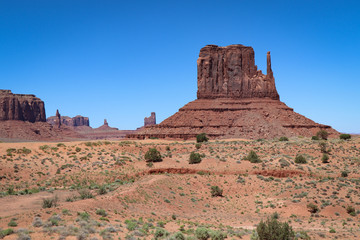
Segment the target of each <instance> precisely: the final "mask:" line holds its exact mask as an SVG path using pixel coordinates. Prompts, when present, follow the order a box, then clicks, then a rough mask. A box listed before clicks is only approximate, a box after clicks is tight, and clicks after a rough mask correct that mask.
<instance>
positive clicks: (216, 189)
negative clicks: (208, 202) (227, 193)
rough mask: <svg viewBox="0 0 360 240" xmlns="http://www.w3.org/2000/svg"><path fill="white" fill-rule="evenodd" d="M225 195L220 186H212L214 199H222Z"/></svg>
mask: <svg viewBox="0 0 360 240" xmlns="http://www.w3.org/2000/svg"><path fill="white" fill-rule="evenodd" d="M222 194H223V190H222V189H221V188H219V187H218V186H211V196H212V197H219V196H220V197H221V196H222Z"/></svg>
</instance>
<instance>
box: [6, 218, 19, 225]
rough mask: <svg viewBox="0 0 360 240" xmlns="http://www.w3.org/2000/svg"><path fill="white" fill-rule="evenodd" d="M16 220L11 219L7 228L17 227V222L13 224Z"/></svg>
mask: <svg viewBox="0 0 360 240" xmlns="http://www.w3.org/2000/svg"><path fill="white" fill-rule="evenodd" d="M15 220H16V219H11V220H10V222H9V223H8V226H9V227H17V225H18V224H17V222H15Z"/></svg>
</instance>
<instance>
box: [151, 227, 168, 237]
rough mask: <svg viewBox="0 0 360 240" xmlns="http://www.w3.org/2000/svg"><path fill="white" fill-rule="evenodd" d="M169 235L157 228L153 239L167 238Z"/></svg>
mask: <svg viewBox="0 0 360 240" xmlns="http://www.w3.org/2000/svg"><path fill="white" fill-rule="evenodd" d="M168 235H169V233H168V232H167V231H166V230H165V229H163V228H157V229H156V231H155V234H154V237H155V239H160V238H163V237H166V236H168Z"/></svg>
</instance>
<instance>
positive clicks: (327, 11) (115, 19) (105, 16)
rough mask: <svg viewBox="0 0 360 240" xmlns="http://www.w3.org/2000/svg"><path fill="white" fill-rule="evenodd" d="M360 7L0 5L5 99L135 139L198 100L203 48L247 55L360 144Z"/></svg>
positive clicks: (0, 84)
mask: <svg viewBox="0 0 360 240" xmlns="http://www.w3.org/2000/svg"><path fill="white" fill-rule="evenodd" d="M359 12H360V4H359V3H357V1H329V0H328V1H307V0H305V1H240V0H238V1H194V0H193V1H186V0H185V1H111V0H108V1H101V0H98V1H94V0H76V1H75V0H52V1H48V0H32V1H28V0H22V1H19V0H11V1H0V88H1V89H11V90H12V91H13V92H14V93H32V94H35V95H36V96H38V97H39V98H41V99H42V100H43V101H45V107H46V114H47V116H52V115H54V114H55V112H56V109H59V110H60V113H61V114H62V115H68V116H75V115H78V114H80V115H83V116H88V117H89V118H90V124H91V126H93V127H98V126H100V125H101V124H102V123H103V119H104V118H106V119H107V120H108V122H109V124H110V126H113V127H118V128H119V129H135V128H136V127H139V126H142V125H143V119H144V117H146V116H149V115H150V112H152V111H155V112H156V114H157V120H158V122H160V121H162V120H164V119H165V118H167V117H169V116H171V115H172V114H174V113H175V112H177V110H178V109H179V108H181V107H182V106H183V105H185V104H186V103H188V102H189V101H192V100H194V99H196V90H197V68H196V67H197V66H196V60H197V58H198V54H199V50H200V48H202V47H204V46H205V45H207V44H216V45H220V46H226V45H230V44H244V45H247V46H252V47H253V48H254V50H255V61H256V64H257V65H258V67H259V69H261V70H263V72H266V52H267V51H271V56H272V68H273V71H274V76H275V81H276V86H277V90H278V92H279V94H280V98H281V100H282V101H283V102H285V103H286V104H287V105H288V106H289V107H292V108H294V110H295V111H296V112H298V113H301V114H303V115H305V116H306V117H308V118H311V119H312V120H314V121H316V122H319V123H323V124H328V125H331V126H333V127H334V128H335V129H337V130H339V131H342V132H350V133H360V124H359V123H360V107H359V103H360V100H359V90H360V79H359V73H358V72H359V66H360V15H359Z"/></svg>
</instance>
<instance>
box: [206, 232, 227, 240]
mask: <svg viewBox="0 0 360 240" xmlns="http://www.w3.org/2000/svg"><path fill="white" fill-rule="evenodd" d="M210 237H211V240H224V239H225V238H227V235H226V233H224V232H222V231H211V232H210Z"/></svg>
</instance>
